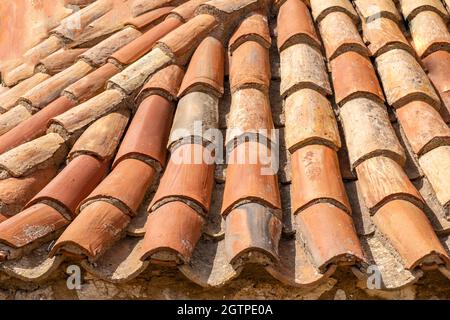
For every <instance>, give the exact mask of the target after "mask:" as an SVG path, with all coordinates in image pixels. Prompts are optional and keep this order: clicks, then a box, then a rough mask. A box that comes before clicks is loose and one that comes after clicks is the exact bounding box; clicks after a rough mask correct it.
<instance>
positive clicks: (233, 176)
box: [222, 142, 281, 215]
mask: <svg viewBox="0 0 450 320" xmlns="http://www.w3.org/2000/svg"><path fill="white" fill-rule="evenodd" d="M270 157H271V154H270V150H268V147H267V146H265V145H263V144H260V143H258V142H244V143H241V144H239V145H238V146H237V147H236V148H234V149H233V150H232V151H231V154H230V158H229V159H230V160H229V164H228V168H227V183H226V184H225V191H224V198H223V203H222V213H223V214H224V215H227V214H228V213H229V212H230V211H231V210H232V209H233V208H234V207H236V206H238V205H240V204H243V203H246V202H248V200H251V201H252V202H256V203H260V204H264V205H267V206H269V207H271V208H274V209H281V199H280V193H279V189H278V179H277V175H276V174H274V173H272V172H273V168H271V165H272V163H271V158H270ZM234 181H239V183H235V182H234Z"/></svg>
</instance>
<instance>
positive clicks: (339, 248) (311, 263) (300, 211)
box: [269, 0, 366, 286]
mask: <svg viewBox="0 0 450 320" xmlns="http://www.w3.org/2000/svg"><path fill="white" fill-rule="evenodd" d="M311 6H312V10H313V16H315V17H316V19H319V20H320V21H321V23H324V24H327V20H328V17H327V15H328V13H327V12H328V11H329V9H328V8H326V7H322V3H319V2H316V3H315V2H314V1H311ZM350 8H351V9H353V8H352V7H348V8H347V9H350ZM342 10H344V11H345V10H346V8H342ZM343 14H344V13H343ZM344 16H345V17H347V15H346V14H344ZM349 20H350V23H351V24H353V22H352V20H351V18H349ZM291 21H302V24H300V23H299V24H291ZM328 21H329V20H328ZM327 27H329V28H335V27H336V26H330V25H328V24H327ZM278 30H279V33H278V48H279V50H280V63H281V85H280V94H281V95H282V96H283V97H284V99H285V100H284V102H285V104H284V109H285V122H286V127H285V139H286V148H287V149H288V150H289V153H290V163H291V172H292V173H291V175H292V181H291V204H290V207H291V211H292V214H293V218H292V219H293V226H294V229H295V230H296V234H295V239H290V240H288V239H284V240H283V241H282V243H281V244H280V246H281V248H280V250H282V251H281V253H280V255H281V259H280V261H279V263H278V264H277V265H275V266H271V267H269V272H271V274H272V275H274V276H275V277H277V278H279V279H280V280H282V281H285V282H287V283H289V284H291V285H296V286H311V285H314V284H317V283H319V282H321V281H324V280H325V279H326V278H328V277H329V276H330V275H332V274H333V272H334V271H335V270H336V268H337V267H338V266H345V265H356V266H358V268H359V267H360V268H364V265H365V263H366V258H365V256H364V253H363V250H362V247H361V244H360V242H359V240H358V237H357V233H356V230H355V227H354V224H353V221H352V216H351V210H352V209H351V206H350V203H349V200H348V197H347V193H346V190H345V187H344V182H343V180H342V176H341V172H340V169H339V161H338V153H337V152H338V150H339V149H340V148H341V139H340V135H339V130H338V125H337V122H336V118H335V116H334V112H333V108H332V105H331V103H330V101H329V97H330V96H331V94H332V90H331V84H330V82H329V76H328V70H327V67H326V65H325V62H324V56H323V54H322V50H323V48H322V46H321V44H320V42H318V40H317V39H318V36H317V34H316V31H315V27H314V23H313V20H312V17H311V14H310V12H309V9H308V7H307V5H306V4H305V3H303V2H302V1H298V0H288V1H286V2H284V3H283V4H282V5H281V7H280V10H279V14H278ZM323 41H324V44H325V49H326V51H327V55H329V56H335V55H337V54H339V52H340V50H341V49H340V48H339V45H336V44H332V43H331V41H334V39H332V38H331V37H330V38H328V39H325V38H323Z"/></svg>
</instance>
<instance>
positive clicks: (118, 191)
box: [81, 159, 156, 216]
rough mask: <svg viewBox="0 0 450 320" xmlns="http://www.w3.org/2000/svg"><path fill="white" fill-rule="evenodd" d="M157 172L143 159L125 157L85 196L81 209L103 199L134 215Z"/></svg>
mask: <svg viewBox="0 0 450 320" xmlns="http://www.w3.org/2000/svg"><path fill="white" fill-rule="evenodd" d="M155 173H156V170H155V169H154V168H153V167H151V166H149V165H148V164H146V163H144V162H143V161H140V160H136V159H125V160H123V161H121V162H120V163H119V164H117V165H116V166H115V168H114V169H113V171H112V172H111V173H110V174H109V175H108V176H107V177H106V178H105V179H104V180H103V181H102V182H101V183H100V185H99V186H98V187H96V188H95V190H93V191H92V193H91V194H90V195H89V196H88V197H85V198H83V199H84V201H83V202H82V204H81V210H83V209H84V208H85V207H86V206H88V205H89V204H90V203H93V202H96V201H98V200H102V201H105V202H108V203H111V204H113V205H115V206H116V207H119V208H120V209H121V210H122V211H123V212H124V213H128V214H129V215H130V216H134V215H136V212H137V210H138V208H139V205H140V204H141V202H142V200H143V199H144V196H145V194H146V191H147V189H148V188H149V186H150V185H151V184H152V183H153V179H154V178H155ZM123 190H127V192H123Z"/></svg>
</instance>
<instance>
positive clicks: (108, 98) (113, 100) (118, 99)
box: [48, 90, 124, 143]
mask: <svg viewBox="0 0 450 320" xmlns="http://www.w3.org/2000/svg"><path fill="white" fill-rule="evenodd" d="M123 102H124V101H123V95H122V93H121V92H120V91H117V90H107V91H104V92H102V93H100V94H99V95H97V96H95V97H93V98H92V99H90V100H88V101H86V102H84V103H82V104H80V105H78V106H76V107H74V108H72V109H70V110H68V111H66V112H64V113H63V114H61V115H58V116H57V117H55V118H53V119H52V120H50V122H49V125H48V126H49V130H48V132H57V133H58V134H60V135H61V136H62V137H63V138H64V139H65V140H66V141H69V142H71V143H73V142H75V140H76V139H77V138H78V137H79V136H80V135H81V133H83V131H84V130H85V129H86V128H87V127H88V126H89V125H90V124H92V123H93V122H94V121H95V120H97V119H99V118H101V117H102V116H104V115H105V114H107V113H109V112H112V111H115V110H117V109H119V108H120V107H121V106H123Z"/></svg>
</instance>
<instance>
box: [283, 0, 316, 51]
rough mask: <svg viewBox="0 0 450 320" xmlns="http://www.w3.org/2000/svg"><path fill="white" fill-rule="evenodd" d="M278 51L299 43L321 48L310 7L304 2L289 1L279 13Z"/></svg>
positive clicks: (297, 0)
mask: <svg viewBox="0 0 450 320" xmlns="http://www.w3.org/2000/svg"><path fill="white" fill-rule="evenodd" d="M277 26H278V42H277V43H278V49H279V50H280V52H281V51H283V50H284V49H286V48H287V47H289V46H291V45H293V44H297V43H308V44H310V45H311V46H316V47H318V48H320V47H321V42H320V40H319V38H318V37H317V33H316V28H315V26H314V23H313V21H312V18H311V14H310V12H309V9H308V7H307V6H306V5H305V3H304V2H303V1H299V0H287V1H285V2H284V3H283V5H281V7H280V10H279V12H278V24H277Z"/></svg>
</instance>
